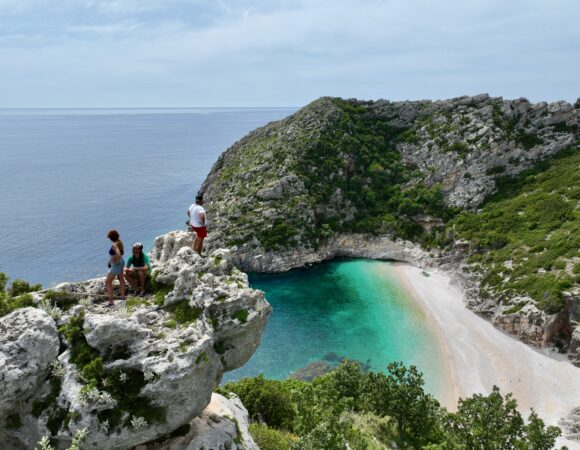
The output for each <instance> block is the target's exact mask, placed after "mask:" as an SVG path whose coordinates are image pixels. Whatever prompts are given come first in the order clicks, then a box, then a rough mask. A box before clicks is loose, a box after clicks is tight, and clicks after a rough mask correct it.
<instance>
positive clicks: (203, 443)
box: [143, 394, 260, 450]
mask: <svg viewBox="0 0 580 450" xmlns="http://www.w3.org/2000/svg"><path fill="white" fill-rule="evenodd" d="M189 425H190V430H189V432H188V433H187V434H186V435H184V436H180V437H176V438H172V439H168V440H167V441H165V442H163V443H161V444H158V445H149V446H146V447H145V446H143V447H145V448H147V450H202V449H206V450H207V449H210V448H212V449H215V450H260V448H259V447H258V446H257V445H256V443H255V442H254V440H253V439H252V436H251V435H250V433H249V431H248V411H247V410H246V408H245V407H244V405H243V404H242V402H241V401H240V399H239V398H238V397H237V396H236V395H235V394H230V398H225V397H224V396H222V395H219V394H213V395H212V397H211V402H210V404H209V405H208V406H207V408H205V409H204V410H203V412H202V413H201V415H200V416H199V417H196V418H195V419H193V420H192V421H191V422H190V424H189Z"/></svg>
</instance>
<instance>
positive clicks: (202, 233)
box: [192, 227, 207, 239]
mask: <svg viewBox="0 0 580 450" xmlns="http://www.w3.org/2000/svg"><path fill="white" fill-rule="evenodd" d="M192 228H193V231H195V235H196V236H197V237H198V238H201V239H203V238H204V237H206V236H207V227H192Z"/></svg>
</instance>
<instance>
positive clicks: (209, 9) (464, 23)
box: [0, 0, 580, 107]
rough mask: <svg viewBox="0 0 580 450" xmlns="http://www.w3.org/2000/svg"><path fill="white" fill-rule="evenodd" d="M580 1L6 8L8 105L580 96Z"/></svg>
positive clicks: (30, 3) (38, 0)
mask: <svg viewBox="0 0 580 450" xmlns="http://www.w3.org/2000/svg"><path fill="white" fill-rule="evenodd" d="M579 23H580V1H578V0H0V107H139V106H143V107H160V106H166V107H171V106H179V107H191V106H302V105H304V104H306V103H308V102H310V101H312V100H314V99H316V98H318V97H320V96H323V95H331V96H340V97H357V98H362V99H378V98H386V99H391V100H401V99H423V98H431V99H437V98H449V97H455V96H459V95H466V94H468V95H472V94H478V93H482V92H488V93H490V94H491V95H494V96H503V97H505V98H516V97H527V98H529V99H530V100H532V101H540V100H548V101H550V100H556V99H565V100H568V101H574V100H575V99H576V98H577V97H579V96H580V25H579Z"/></svg>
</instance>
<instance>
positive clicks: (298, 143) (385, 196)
mask: <svg viewBox="0 0 580 450" xmlns="http://www.w3.org/2000/svg"><path fill="white" fill-rule="evenodd" d="M579 120H580V102H576V104H574V105H571V104H569V103H567V102H563V101H560V102H554V103H546V102H541V103H535V104H534V103H530V102H529V101H528V100H526V99H516V100H503V99H502V98H493V97H490V96H488V95H485V94H484V95H478V96H475V97H460V98H456V99H451V100H444V101H435V102H432V101H414V102H411V101H406V102H389V101H386V100H379V101H376V102H364V101H358V100H342V99H336V98H321V99H319V100H317V101H315V102H313V103H312V104H310V105H308V106H306V107H305V108H303V109H301V110H300V111H298V112H297V113H295V114H293V115H292V116H290V117H288V118H287V119H285V120H282V121H279V122H274V123H271V124H269V125H267V126H265V127H262V128H260V129H257V130H255V131H253V132H252V133H250V134H249V135H247V136H246V137H244V138H243V139H242V140H240V141H239V142H237V143H236V144H234V145H233V146H232V147H231V148H229V149H228V150H227V151H226V152H224V153H223V154H222V155H221V156H220V158H219V159H218V161H217V162H216V164H215V165H214V167H213V168H212V170H211V172H210V174H209V175H208V177H207V179H206V181H205V183H204V186H203V188H202V191H203V192H204V193H205V196H206V203H207V210H208V214H209V217H211V228H212V233H211V234H210V238H209V243H210V245H211V246H214V247H220V246H228V247H230V248H232V249H233V260H234V263H235V264H236V266H237V267H239V268H240V269H241V270H245V271H257V272H279V271H285V270H289V269H291V268H295V267H302V266H305V265H308V264H312V263H316V262H320V261H324V260H328V259H332V258H336V257H363V258H374V259H392V260H396V261H405V262H409V263H411V264H413V265H416V266H419V267H439V268H441V269H444V270H446V271H448V272H449V273H450V274H451V275H452V278H453V279H454V280H455V282H456V283H458V284H460V285H461V286H462V288H463V290H464V293H465V296H466V304H467V306H468V307H469V308H470V309H472V310H473V311H475V312H477V313H479V314H481V315H483V316H485V317H487V318H488V319H489V320H491V321H492V322H493V323H494V324H495V325H496V326H498V327H499V328H501V329H503V330H505V331H507V332H508V333H510V334H513V335H515V336H517V337H518V338H519V339H521V340H523V341H524V342H526V343H529V344H533V345H536V346H540V347H543V346H549V345H558V346H559V347H560V349H561V351H564V352H568V354H569V356H570V359H571V360H572V361H573V362H575V363H576V364H579V361H580V355H579V354H578V348H579V346H580V342H579V339H580V331H579V329H578V328H577V325H578V321H579V320H580V316H579V312H578V311H579V305H580V297H579V293H580V290H579V284H578V274H579V273H580V265H579V262H580V255H578V245H576V244H578V241H577V240H578V231H579V230H580V227H579V225H578V215H579V212H578V199H579V193H578V191H579V189H580V186H579V183H580V180H578V169H579V167H580V166H579V164H580V160H579V158H578V155H579V146H578V142H579V140H580V127H579ZM552 161H560V164H562V166H564V167H570V168H572V169H573V171H574V172H575V174H574V173H573V174H572V175H571V178H570V179H569V180H566V179H565V177H564V176H562V178H563V182H562V183H563V185H557V186H556V185H554V186H551V185H550V186H548V189H551V190H550V191H547V189H546V187H545V186H544V185H540V184H539V182H538V183H537V184H538V185H537V186H534V185H532V186H531V188H530V189H531V191H533V192H534V193H537V192H543V193H544V194H546V195H548V194H549V195H551V197H546V198H544V197H542V198H540V199H539V200H538V201H536V199H534V200H533V202H534V203H536V204H538V203H539V201H541V202H544V203H543V204H542V205H539V206H538V208H539V209H540V211H534V214H537V215H541V214H542V210H541V209H542V208H545V212H549V211H550V209H558V208H559V207H561V208H562V211H563V213H562V214H561V218H556V219H555V222H556V223H550V224H549V226H547V228H546V230H547V231H544V230H543V229H542V224H541V223H539V222H538V219H537V218H536V217H530V218H529V219H528V220H527V221H524V220H523V218H527V216H526V215H528V214H529V215H533V214H532V212H530V213H528V211H527V210H525V208H526V207H527V205H519V206H517V207H518V208H520V209H519V210H517V211H515V212H514V211H508V212H505V213H504V211H499V212H498V211H493V212H491V213H490V216H493V217H497V216H498V215H502V214H503V215H505V216H506V217H508V216H509V219H510V220H513V223H502V224H501V225H502V226H503V227H504V228H505V229H506V231H505V234H504V235H501V233H502V231H501V230H500V231H499V232H498V230H490V232H489V236H480V235H481V234H482V233H480V235H477V236H475V234H476V233H473V230H471V229H470V230H465V231H464V230H462V229H461V228H462V227H463V228H465V226H464V225H463V223H464V222H466V220H467V219H469V220H473V219H472V217H477V216H478V215H479V218H480V221H481V223H479V224H477V226H478V227H479V228H480V229H484V228H485V226H486V224H485V223H484V222H485V221H486V220H487V217H485V215H484V214H483V213H486V210H485V205H487V204H488V203H489V201H491V200H493V195H494V194H496V195H497V193H498V192H499V193H500V194H503V195H504V197H508V196H512V197H517V196H518V195H519V196H521V197H527V196H529V193H528V192H525V189H524V188H521V189H520V190H519V191H517V192H511V191H509V186H510V185H518V186H520V185H523V186H524V187H526V186H528V184H530V183H532V181H533V180H532V178H533V176H535V175H537V176H539V177H541V176H546V177H547V176H552V177H553V176H556V172H557V171H558V170H559V167H555V168H552V172H554V173H552V174H550V173H549V172H547V171H548V170H549V167H550V163H551V162H552ZM538 174H539V175H538ZM558 176H559V175H558ZM522 180H523V182H522ZM526 180H528V181H526ZM540 180H541V178H540ZM526 182H529V183H528V184H526ZM518 183H519V184H518ZM556 184H557V183H556ZM520 187H521V186H520ZM516 200H517V198H516ZM510 207H511V205H510ZM506 208H507V207H506ZM513 215H516V217H515V218H512V217H511V216H513ZM464 216H465V217H467V219H465V217H464ZM522 216H523V218H522V219H519V218H521V217H522ZM518 220H519V221H518ZM490 222H491V220H490ZM506 222H507V219H506ZM566 222H567V224H566V226H562V224H563V223H566ZM518 227H522V231H523V230H524V229H525V230H534V229H536V230H537V232H536V234H535V235H534V236H532V237H531V238H532V239H535V240H536V242H535V246H536V247H537V248H534V249H533V250H532V251H529V247H530V245H529V244H530V243H529V242H518V243H516V244H514V246H512V247H510V246H509V245H507V244H508V240H509V237H508V236H507V234H508V231H510V232H514V233H517V232H518ZM490 228H491V225H490ZM498 234H499V235H500V236H498ZM552 235H558V236H559V237H560V236H562V237H563V236H566V237H563V239H566V240H568V241H570V240H571V241H572V243H571V245H570V246H569V248H567V249H566V251H562V252H561V253H557V252H555V251H552V249H550V248H548V247H546V248H543V247H542V246H541V245H542V244H543V242H544V241H548V240H549V239H550V237H551V236H552ZM504 238H505V239H504ZM516 245H517V248H516ZM554 245H556V246H560V247H561V244H560V243H557V244H554ZM488 252H491V253H492V254H493V255H494V258H493V259H489V260H487V259H486V258H487V256H486V254H487V253H488ZM494 252H495V253H494ZM502 252H503V253H502ZM512 252H513V253H514V255H515V256H516V257H513V256H514V255H512V254H511V253H512ZM526 252H529V253H532V255H528V254H526ZM496 255H497V256H496ZM538 255H542V258H543V261H541V262H538V263H537V264H536V266H531V267H528V266H526V261H528V260H532V259H533V258H538V259H539V256H538ZM518 259H519V262H520V267H516V265H517V264H518ZM530 264H531V263H528V265H530ZM534 264H535V262H534ZM516 269H518V270H516ZM516 277H517V278H516ZM490 278H493V279H490ZM542 283H544V284H542ZM526 284H528V285H530V286H531V285H534V286H536V285H538V286H537V289H534V290H532V289H531V288H528V289H526V287H525V285H526Z"/></svg>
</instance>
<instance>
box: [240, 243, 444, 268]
mask: <svg viewBox="0 0 580 450" xmlns="http://www.w3.org/2000/svg"><path fill="white" fill-rule="evenodd" d="M234 253H235V255H234V257H233V261H234V263H235V264H236V266H238V267H240V268H241V269H242V270H244V271H247V272H264V273H268V272H270V273H275V272H284V271H287V270H290V269H294V268H297V267H304V266H307V265H309V264H315V263H318V262H321V261H327V260H330V259H334V258H369V259H382V260H395V261H403V262H408V263H410V264H413V265H415V266H418V267H428V266H432V265H433V264H435V261H434V258H435V257H436V255H437V254H438V252H437V251H436V250H435V251H434V253H431V254H429V253H428V252H427V251H425V250H423V249H421V247H420V246H418V245H416V244H414V243H412V242H410V241H404V240H402V239H396V240H395V239H392V238H390V237H388V236H373V235H368V234H367V235H365V234H339V235H336V236H332V237H330V238H329V239H328V240H327V241H326V242H324V243H323V244H322V245H321V246H320V247H319V248H318V249H317V250H315V251H307V250H306V249H304V248H297V249H291V250H288V251H280V252H263V253H262V254H256V252H253V251H247V249H245V248H241V249H239V250H238V251H235V252H234Z"/></svg>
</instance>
